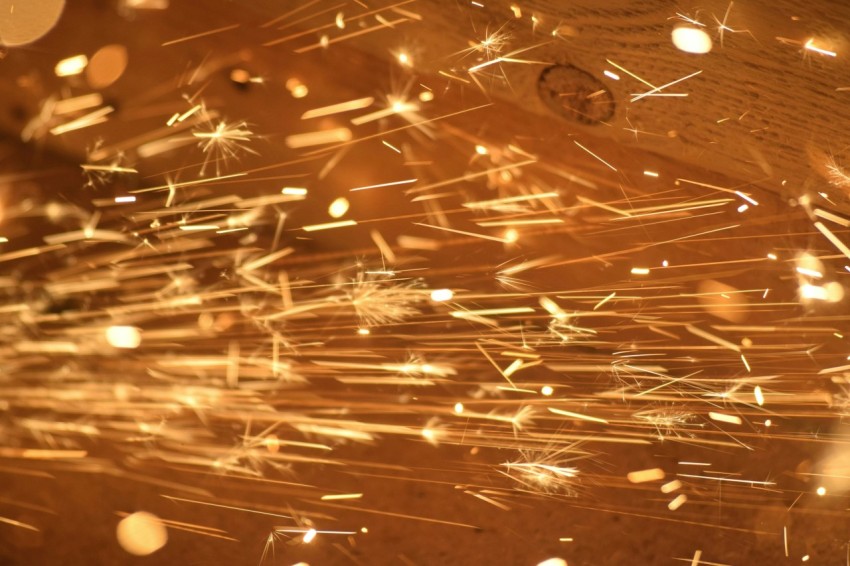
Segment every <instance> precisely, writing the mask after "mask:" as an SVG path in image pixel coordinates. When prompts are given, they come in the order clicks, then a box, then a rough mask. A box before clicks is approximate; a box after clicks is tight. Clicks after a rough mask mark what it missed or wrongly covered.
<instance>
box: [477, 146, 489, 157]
mask: <svg viewBox="0 0 850 566" xmlns="http://www.w3.org/2000/svg"><path fill="white" fill-rule="evenodd" d="M475 153H477V154H478V155H487V154H488V153H490V152H489V151H487V148H486V147H484V146H483V145H476V146H475Z"/></svg>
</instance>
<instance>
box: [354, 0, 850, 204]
mask: <svg viewBox="0 0 850 566" xmlns="http://www.w3.org/2000/svg"><path fill="white" fill-rule="evenodd" d="M482 4H484V5H485V6H484V7H482V8H478V9H471V8H470V7H468V6H466V5H465V3H460V2H456V1H454V0H445V1H443V2H431V3H417V4H414V5H412V6H411V9H412V10H414V11H418V12H420V13H422V15H423V20H422V22H421V23H417V24H415V25H410V27H409V28H408V29H409V30H410V31H409V35H408V37H409V40H410V47H409V48H410V49H411V51H413V52H414V53H416V51H417V49H421V51H422V56H421V57H420V58H415V61H416V68H417V70H418V71H426V72H428V73H432V74H433V73H438V72H439V71H447V72H451V73H453V74H454V75H456V76H458V77H461V78H464V79H466V80H469V79H470V74H469V73H468V72H466V69H468V68H469V67H471V66H474V64H475V62H474V61H475V59H476V55H478V54H480V52H475V53H473V54H467V55H466V57H463V56H462V55H459V54H458V53H459V52H460V51H462V50H463V49H466V48H468V47H469V44H470V42H480V41H482V40H484V39H485V38H486V37H487V36H488V34H490V35H491V36H492V34H497V35H498V34H503V35H504V37H505V39H506V45H505V47H504V48H503V49H502V51H501V53H498V54H495V55H496V56H499V55H501V56H506V55H508V54H510V53H511V52H513V51H515V50H517V49H525V48H527V47H529V46H532V45H539V47H535V48H533V49H528V50H526V51H523V52H522V53H519V54H516V55H513V57H514V58H518V59H525V60H530V61H535V62H539V64H522V63H502V64H500V65H498V66H496V67H491V68H490V69H492V71H493V72H490V73H486V74H485V76H484V77H483V78H482V80H481V82H482V83H483V84H485V85H486V87H487V90H488V91H489V92H490V93H492V94H493V95H494V96H496V97H499V98H502V99H505V100H509V101H510V102H511V103H512V104H513V105H514V107H515V110H514V112H533V113H535V114H539V115H543V116H552V113H551V112H550V110H549V109H548V108H546V107H545V106H544V105H543V104H542V103H541V102H540V99H539V96H538V94H537V79H538V77H539V75H540V72H541V70H542V69H544V68H545V67H546V66H548V65H549V64H552V63H560V64H570V65H573V66H575V67H578V68H579V69H582V70H584V71H585V72H587V73H589V74H590V75H593V76H594V77H597V78H598V79H599V80H600V81H601V82H602V83H603V84H604V86H605V88H607V89H609V90H610V92H611V93H612V94H613V99H614V101H615V104H616V110H615V113H614V116H613V117H612V118H611V119H610V120H607V121H606V122H605V123H604V124H599V125H596V126H586V125H584V124H581V123H579V122H568V121H564V124H565V126H568V127H567V128H566V129H567V131H568V132H570V133H571V134H583V135H593V136H597V137H600V138H604V139H606V140H611V141H614V142H616V143H618V144H623V145H627V146H632V147H635V146H636V147H640V148H644V149H648V150H651V151H653V152H656V153H658V154H660V155H663V156H665V157H668V158H672V159H675V160H681V161H683V162H685V163H690V164H699V165H702V166H706V165H708V166H709V167H710V168H712V169H714V170H717V171H720V172H723V173H725V174H729V175H733V176H737V177H739V178H742V179H745V180H756V179H758V180H759V182H760V183H762V184H764V185H766V186H770V187H774V188H776V187H779V186H780V184H781V182H782V181H783V180H786V181H787V182H788V183H790V184H792V185H797V186H799V185H806V186H819V185H820V186H822V185H823V184H824V182H823V179H822V178H819V177H818V172H819V171H822V169H823V164H822V160H823V159H824V157H825V156H827V155H829V154H834V155H835V157H836V158H837V159H838V161H839V162H840V161H842V160H847V159H850V153H848V152H847V148H848V142H850V132H848V128H847V117H848V113H847V104H848V103H850V90H843V91H842V90H838V89H841V88H845V89H846V88H847V87H850V64H848V60H849V59H848V58H850V43H848V38H847V36H846V31H847V30H846V22H847V21H848V20H850V3H846V2H828V1H827V2H793V1H784V2H776V1H773V0H760V1H751V2H735V3H732V2H729V1H727V0H707V1H702V0H701V1H698V2H697V1H693V0H688V1H685V2H673V1H668V0H655V1H647V0H645V1H640V2H635V1H628V0H612V1H606V2H599V1H597V0H577V1H570V2H566V1H560V2H559V1H554V2H553V1H540V0H538V1H527V2H517V3H513V4H517V5H519V6H520V7H521V9H522V18H521V19H516V18H514V17H513V13H512V12H511V10H510V8H509V6H510V5H511V4H512V3H511V2H508V1H504V0H502V1H499V0H495V1H488V2H482ZM681 16H685V17H689V18H692V19H695V20H698V21H699V22H701V23H703V24H705V28H704V29H705V30H706V31H707V32H708V33H709V34H710V35H711V36H712V37H713V39H714V49H713V50H712V52H710V53H708V54H705V55H693V54H687V53H683V52H681V51H678V50H677V49H676V48H675V47H674V46H673V44H672V42H671V32H672V30H673V29H674V27H676V26H677V25H685V24H686V22H685V21H684V19H683V18H682V17H681ZM532 18H534V19H535V20H536V21H537V23H536V24H535V23H533V22H532ZM723 23H725V27H726V28H728V29H724V30H721V24H723ZM471 29H477V30H478V33H477V34H475V35H471V34H470V30H471ZM732 30H734V31H732ZM809 39H813V40H814V45H815V46H820V47H822V48H826V49H829V50H832V51H835V52H837V57H830V56H826V55H821V54H818V53H816V52H812V51H809V50H805V49H804V48H803V46H804V44H805V43H806V42H807V41H808V40H809ZM361 45H368V47H367V49H369V51H370V52H371V53H373V54H374V55H376V56H378V57H380V56H384V57H386V55H387V51H388V50H389V49H391V48H396V49H398V48H401V47H402V46H388V45H385V44H383V43H382V41H381V37H380V35H378V34H376V35H373V36H366V37H364V39H363V42H361ZM414 57H415V56H414ZM608 61H611V62H613V63H616V64H618V65H620V66H621V67H623V68H625V69H627V70H629V71H631V72H632V73H633V74H635V75H637V76H639V77H641V78H642V79H644V80H645V81H647V82H649V83H651V84H653V85H655V86H660V85H663V84H666V83H669V82H671V81H674V80H677V79H680V78H682V77H684V76H687V75H689V74H691V73H694V72H696V71H702V72H701V74H700V75H698V76H696V77H694V78H692V79H689V80H687V81H684V82H682V83H680V84H678V85H674V86H672V87H669V88H668V89H666V90H665V91H663V92H671V93H686V94H687V95H688V96H687V97H685V98H669V97H657V98H653V97H645V98H643V99H641V100H638V101H635V102H629V100H630V99H631V98H632V95H633V94H637V93H641V92H645V91H647V90H649V87H647V86H646V85H644V84H641V83H640V82H639V81H638V80H636V79H634V78H632V77H629V76H628V75H627V74H626V73H624V72H622V71H621V70H618V69H616V68H614V67H613V66H612V65H611V64H610V63H609V62H608ZM497 69H498V70H497ZM605 70H609V71H613V72H615V73H616V74H618V75H619V76H620V80H619V81H614V80H611V79H609V78H607V77H605V76H604V75H603V71H605ZM483 71H484V70H482V72H483ZM443 82H444V83H445V84H446V85H451V88H458V86H459V84H460V83H459V82H458V81H452V80H444V81H443ZM634 130H640V131H641V133H637V132H635V131H634ZM812 150H814V152H813V151H812ZM813 153H814V154H815V155H814V157H812V156H813ZM818 154H819V155H818ZM813 165H814V167H813Z"/></svg>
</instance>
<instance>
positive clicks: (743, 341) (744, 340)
mask: <svg viewBox="0 0 850 566" xmlns="http://www.w3.org/2000/svg"><path fill="white" fill-rule="evenodd" d="M752 345H753V341H752V340H750V339H749V338H741V346H743V347H744V348H749V347H750V346H752Z"/></svg>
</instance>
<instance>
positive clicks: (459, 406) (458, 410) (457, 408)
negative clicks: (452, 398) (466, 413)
mask: <svg viewBox="0 0 850 566" xmlns="http://www.w3.org/2000/svg"><path fill="white" fill-rule="evenodd" d="M455 413H457V414H458V415H460V414H462V413H463V403H455Z"/></svg>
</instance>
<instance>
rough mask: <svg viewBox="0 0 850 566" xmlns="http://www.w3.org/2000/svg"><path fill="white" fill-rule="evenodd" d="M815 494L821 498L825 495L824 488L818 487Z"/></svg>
mask: <svg viewBox="0 0 850 566" xmlns="http://www.w3.org/2000/svg"><path fill="white" fill-rule="evenodd" d="M816 493H817V494H818V495H820V496H821V497H823V496H824V495H826V488H825V487H823V486H820V487H819V488H817V491H816Z"/></svg>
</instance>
